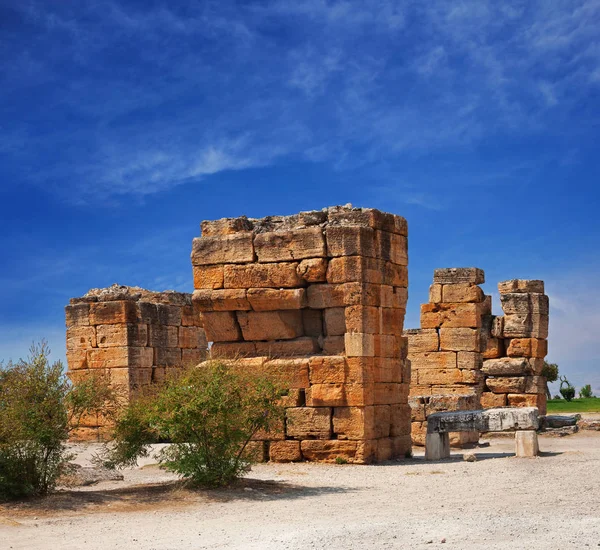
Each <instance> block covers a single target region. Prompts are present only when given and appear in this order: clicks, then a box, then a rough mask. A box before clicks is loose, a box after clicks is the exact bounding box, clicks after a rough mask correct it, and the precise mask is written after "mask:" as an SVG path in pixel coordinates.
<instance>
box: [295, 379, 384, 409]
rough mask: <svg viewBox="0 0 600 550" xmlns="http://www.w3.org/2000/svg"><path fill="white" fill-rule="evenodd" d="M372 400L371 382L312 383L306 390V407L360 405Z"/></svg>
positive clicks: (369, 403)
mask: <svg viewBox="0 0 600 550" xmlns="http://www.w3.org/2000/svg"><path fill="white" fill-rule="evenodd" d="M374 401H375V399H374V388H373V384H313V385H311V386H310V388H308V389H307V390H306V405H307V406H308V407H361V406H365V405H373V404H374Z"/></svg>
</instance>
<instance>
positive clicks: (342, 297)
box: [306, 283, 381, 309]
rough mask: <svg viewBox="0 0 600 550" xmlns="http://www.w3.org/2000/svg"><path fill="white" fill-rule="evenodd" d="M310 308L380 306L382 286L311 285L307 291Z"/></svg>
mask: <svg viewBox="0 0 600 550" xmlns="http://www.w3.org/2000/svg"><path fill="white" fill-rule="evenodd" d="M306 292H307V299H308V307H310V308H314V309H324V308H330V307H342V306H355V305H363V306H379V305H380V303H381V287H380V285H374V284H368V283H345V284H339V285H332V284H324V285H310V286H309V287H308V288H307V290H306Z"/></svg>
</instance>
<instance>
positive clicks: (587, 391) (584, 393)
mask: <svg viewBox="0 0 600 550" xmlns="http://www.w3.org/2000/svg"><path fill="white" fill-rule="evenodd" d="M579 397H583V398H584V399H588V398H589V397H594V392H593V391H592V386H591V385H590V384H586V385H585V386H583V388H581V389H580V390H579Z"/></svg>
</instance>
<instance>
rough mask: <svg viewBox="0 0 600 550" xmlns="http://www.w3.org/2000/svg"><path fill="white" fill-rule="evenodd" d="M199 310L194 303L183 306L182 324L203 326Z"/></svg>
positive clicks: (185, 325)
mask: <svg viewBox="0 0 600 550" xmlns="http://www.w3.org/2000/svg"><path fill="white" fill-rule="evenodd" d="M199 313H200V312H199V311H198V310H197V309H196V308H195V307H194V305H193V304H192V305H191V306H183V307H182V308H181V324H182V325H183V326H184V327H201V326H202V323H201V322H200V315H199Z"/></svg>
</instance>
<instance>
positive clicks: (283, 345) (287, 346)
mask: <svg viewBox="0 0 600 550" xmlns="http://www.w3.org/2000/svg"><path fill="white" fill-rule="evenodd" d="M320 352H321V348H320V346H319V343H318V340H317V339H316V338H310V337H306V336H302V337H300V338H294V339H291V340H269V341H267V342H256V353H257V354H258V355H263V356H267V357H293V356H295V355H313V354H315V353H320Z"/></svg>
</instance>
